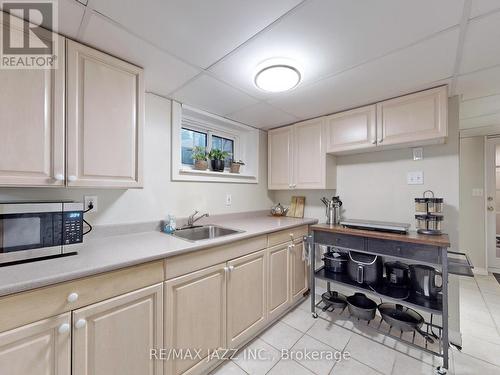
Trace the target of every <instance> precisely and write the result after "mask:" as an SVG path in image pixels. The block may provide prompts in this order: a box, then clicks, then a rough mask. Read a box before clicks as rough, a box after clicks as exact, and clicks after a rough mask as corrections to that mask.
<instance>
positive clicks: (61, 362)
mask: <svg viewBox="0 0 500 375" xmlns="http://www.w3.org/2000/svg"><path fill="white" fill-rule="evenodd" d="M0 373H1V374H6V375H7V374H8V375H42V374H43V375H71V313H65V314H62V315H59V316H56V317H53V318H48V319H44V320H41V321H38V322H35V323H31V324H27V325H24V326H21V327H19V328H15V329H12V330H10V331H6V332H2V333H0Z"/></svg>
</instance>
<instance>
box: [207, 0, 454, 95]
mask: <svg viewBox="0 0 500 375" xmlns="http://www.w3.org/2000/svg"><path fill="white" fill-rule="evenodd" d="M462 9H463V0H458V1H457V0H445V1H434V0H424V1H400V0H378V1H347V0H343V1H341V0H337V1H324V0H310V1H308V2H307V3H306V4H305V5H303V6H302V7H300V8H298V9H297V10H295V11H294V12H293V14H291V15H288V16H287V17H285V18H283V19H282V20H280V21H279V22H277V23H275V24H274V25H273V26H272V27H271V28H269V29H268V30H266V31H265V32H263V33H261V34H259V35H258V36H257V37H255V38H254V39H252V40H251V41H249V42H248V43H247V44H245V45H244V46H242V47H241V48H239V49H238V50H236V51H235V52H234V53H232V54H230V55H229V56H227V57H226V58H224V59H223V60H221V61H219V62H218V63H217V64H215V65H214V66H213V67H211V68H210V71H211V72H213V73H214V74H215V75H216V76H218V77H219V78H221V79H222V80H224V81H227V82H229V83H231V84H232V85H233V86H237V87H240V88H242V89H243V90H245V91H247V92H248V93H250V94H251V95H254V96H256V97H259V98H273V97H277V96H279V94H272V93H271V94H268V93H263V92H261V91H260V90H258V89H257V88H256V87H255V86H254V77H255V73H256V67H257V66H258V65H259V64H260V63H261V62H263V61H265V60H267V59H270V58H274V57H283V58H288V59H291V60H293V61H295V62H296V63H297V65H298V67H300V68H301V70H302V76H303V80H302V85H304V84H307V83H310V82H311V81H314V80H317V79H318V78H319V77H324V76H325V75H330V74H333V73H336V72H340V71H343V70H346V69H348V68H350V67H353V66H356V65H359V64H361V63H363V62H367V61H369V60H372V59H374V58H376V57H380V56H383V55H385V54H387V53H389V52H391V51H394V50H396V49H399V48H402V47H404V46H407V45H409V44H412V43H414V42H416V41H418V40H421V39H422V38H426V37H428V36H430V35H432V34H434V33H436V32H439V31H441V30H443V29H447V28H449V27H451V26H453V25H457V24H458V22H459V20H460V17H461V14H462Z"/></svg>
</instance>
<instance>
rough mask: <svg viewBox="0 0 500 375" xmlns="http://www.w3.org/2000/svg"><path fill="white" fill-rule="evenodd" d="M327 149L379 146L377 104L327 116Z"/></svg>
mask: <svg viewBox="0 0 500 375" xmlns="http://www.w3.org/2000/svg"><path fill="white" fill-rule="evenodd" d="M325 121H326V129H327V131H326V132H327V146H326V151H327V152H329V153H339V152H346V151H352V150H359V149H369V148H373V147H376V146H377V134H376V132H377V124H376V121H377V116H376V105H369V106H367V107H362V108H357V109H353V110H351V111H347V112H341V113H336V114H334V115H330V116H327V117H326V118H325Z"/></svg>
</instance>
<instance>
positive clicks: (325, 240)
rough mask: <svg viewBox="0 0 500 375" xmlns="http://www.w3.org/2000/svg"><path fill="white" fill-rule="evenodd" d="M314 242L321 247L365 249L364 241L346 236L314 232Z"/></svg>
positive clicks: (360, 238) (356, 237) (361, 238)
mask: <svg viewBox="0 0 500 375" xmlns="http://www.w3.org/2000/svg"><path fill="white" fill-rule="evenodd" d="M314 241H315V242H316V243H320V244H322V245H326V246H337V247H341V248H345V249H352V250H364V249H365V239H364V238H363V237H358V236H350V235H348V234H340V233H330V232H321V231H315V232H314Z"/></svg>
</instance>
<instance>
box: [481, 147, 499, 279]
mask: <svg viewBox="0 0 500 375" xmlns="http://www.w3.org/2000/svg"><path fill="white" fill-rule="evenodd" d="M485 158H486V160H485V167H486V171H485V176H486V201H485V207H486V246H487V249H486V252H487V254H486V255H487V267H488V270H489V271H494V272H499V271H500V220H499V218H500V138H498V137H495V138H487V139H486V150H485ZM497 236H498V237H497ZM497 238H498V239H499V242H498V244H497Z"/></svg>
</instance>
